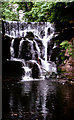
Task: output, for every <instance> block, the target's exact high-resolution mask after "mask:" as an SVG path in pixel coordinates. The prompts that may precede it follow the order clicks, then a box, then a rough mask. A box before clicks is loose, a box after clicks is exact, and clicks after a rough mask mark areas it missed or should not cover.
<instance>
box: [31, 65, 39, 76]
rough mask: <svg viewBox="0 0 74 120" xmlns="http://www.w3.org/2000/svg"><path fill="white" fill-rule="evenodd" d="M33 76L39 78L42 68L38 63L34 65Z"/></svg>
mask: <svg viewBox="0 0 74 120" xmlns="http://www.w3.org/2000/svg"><path fill="white" fill-rule="evenodd" d="M32 77H33V78H39V77H40V69H39V67H38V65H37V64H36V63H34V64H33V67H32Z"/></svg>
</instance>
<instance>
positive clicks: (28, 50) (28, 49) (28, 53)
mask: <svg viewBox="0 0 74 120" xmlns="http://www.w3.org/2000/svg"><path fill="white" fill-rule="evenodd" d="M32 49H33V48H32V44H31V43H30V41H28V40H26V41H23V43H22V46H21V51H20V56H21V58H22V59H25V60H31V59H32Z"/></svg>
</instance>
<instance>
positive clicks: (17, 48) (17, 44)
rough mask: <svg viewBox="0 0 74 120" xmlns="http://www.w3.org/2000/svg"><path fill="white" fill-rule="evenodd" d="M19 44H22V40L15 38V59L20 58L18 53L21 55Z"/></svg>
mask: <svg viewBox="0 0 74 120" xmlns="http://www.w3.org/2000/svg"><path fill="white" fill-rule="evenodd" d="M19 44H20V38H15V39H14V45H13V48H14V57H15V58H18V53H19Z"/></svg>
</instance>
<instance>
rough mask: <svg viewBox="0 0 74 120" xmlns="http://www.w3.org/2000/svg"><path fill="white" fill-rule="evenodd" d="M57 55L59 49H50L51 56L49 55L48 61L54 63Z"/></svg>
mask: <svg viewBox="0 0 74 120" xmlns="http://www.w3.org/2000/svg"><path fill="white" fill-rule="evenodd" d="M59 53H60V48H59V47H56V48H54V49H52V54H51V58H50V60H51V61H55V62H56V57H57V56H58V55H59Z"/></svg>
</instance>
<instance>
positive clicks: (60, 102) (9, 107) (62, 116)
mask: <svg viewBox="0 0 74 120" xmlns="http://www.w3.org/2000/svg"><path fill="white" fill-rule="evenodd" d="M73 88H74V86H68V85H60V84H58V83H57V82H52V80H51V81H50V80H42V81H25V82H20V83H16V84H14V85H9V89H8V87H6V86H3V120H8V119H9V120H73V114H74V94H73V92H74V89H73Z"/></svg>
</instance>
